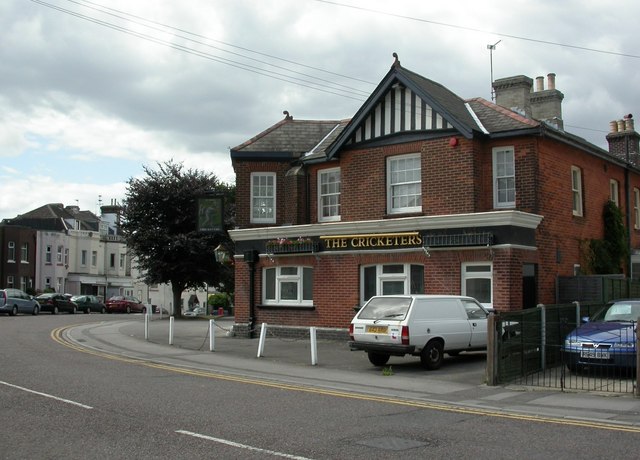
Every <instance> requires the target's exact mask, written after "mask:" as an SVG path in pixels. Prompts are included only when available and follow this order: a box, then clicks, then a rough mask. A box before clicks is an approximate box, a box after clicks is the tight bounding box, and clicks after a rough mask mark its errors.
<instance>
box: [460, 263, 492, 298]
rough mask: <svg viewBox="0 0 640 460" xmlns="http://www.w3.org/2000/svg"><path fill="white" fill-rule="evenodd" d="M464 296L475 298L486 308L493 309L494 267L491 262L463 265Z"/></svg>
mask: <svg viewBox="0 0 640 460" xmlns="http://www.w3.org/2000/svg"><path fill="white" fill-rule="evenodd" d="M462 295H467V296H469V297H473V298H475V299H476V300H477V301H478V302H480V303H481V304H482V305H483V306H484V307H493V266H492V264H491V262H473V263H465V264H462Z"/></svg>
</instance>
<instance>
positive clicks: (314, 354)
mask: <svg viewBox="0 0 640 460" xmlns="http://www.w3.org/2000/svg"><path fill="white" fill-rule="evenodd" d="M309 336H310V337H311V365H312V366H315V365H316V364H318V342H317V341H316V328H315V327H310V328H309Z"/></svg>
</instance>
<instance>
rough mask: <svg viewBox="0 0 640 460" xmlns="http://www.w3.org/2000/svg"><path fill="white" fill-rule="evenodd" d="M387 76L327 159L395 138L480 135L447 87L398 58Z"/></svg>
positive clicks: (463, 107)
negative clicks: (419, 72) (352, 148)
mask: <svg viewBox="0 0 640 460" xmlns="http://www.w3.org/2000/svg"><path fill="white" fill-rule="evenodd" d="M394 57H395V58H396V61H395V62H394V64H393V65H392V66H391V69H390V70H389V72H388V73H387V75H386V76H385V77H384V78H383V79H382V81H381V82H380V84H378V87H377V88H376V89H375V90H374V91H373V93H371V95H370V96H369V98H368V99H367V101H366V102H365V103H364V104H363V105H362V106H361V107H360V109H359V110H358V112H357V113H356V114H355V115H354V116H353V118H351V121H350V122H349V124H348V125H347V126H346V127H345V129H344V130H342V132H341V133H340V134H339V135H338V136H337V138H336V140H335V141H334V142H333V143H332V144H331V145H330V146H329V147H328V148H327V150H326V158H327V159H331V158H333V157H334V156H335V155H338V154H339V152H340V150H341V149H342V148H344V147H347V148H348V147H351V146H354V145H355V144H358V143H363V142H367V143H369V142H372V143H374V144H375V143H377V142H378V140H379V141H380V142H383V143H386V142H390V141H391V139H390V138H391V137H393V136H394V135H396V134H404V135H407V136H409V137H411V138H413V139H414V140H418V139H425V138H434V137H440V136H447V135H451V134H454V133H456V134H460V135H462V136H464V137H465V138H467V139H471V138H472V137H473V136H474V135H475V133H481V132H482V129H481V127H479V125H478V123H477V121H476V119H475V118H474V116H473V115H472V114H471V113H470V110H469V109H468V106H467V105H466V104H465V101H464V100H463V99H462V98H460V97H459V96H457V95H456V94H454V93H453V92H451V91H450V90H449V89H447V88H446V87H444V86H442V85H441V84H439V83H436V82H434V81H432V80H429V79H427V78H424V77H423V76H421V75H418V74H416V73H414V72H411V71H410V70H407V69H404V68H403V67H402V66H400V61H398V59H397V55H395V54H394Z"/></svg>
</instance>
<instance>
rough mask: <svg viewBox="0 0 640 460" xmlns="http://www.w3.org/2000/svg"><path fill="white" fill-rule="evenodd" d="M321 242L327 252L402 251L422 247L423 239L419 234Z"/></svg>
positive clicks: (349, 237)
mask: <svg viewBox="0 0 640 460" xmlns="http://www.w3.org/2000/svg"><path fill="white" fill-rule="evenodd" d="M320 240H321V241H322V243H323V245H324V249H325V250H327V251H335V250H341V251H348V250H363V249H402V248H415V247H420V246H422V237H421V236H420V234H419V233H418V232H405V233H374V234H368V235H332V236H321V237H320Z"/></svg>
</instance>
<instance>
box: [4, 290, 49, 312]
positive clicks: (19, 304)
mask: <svg viewBox="0 0 640 460" xmlns="http://www.w3.org/2000/svg"><path fill="white" fill-rule="evenodd" d="M0 313H5V314H7V315H11V316H15V315H17V314H18V313H25V314H28V315H37V314H38V313H40V304H39V303H38V302H37V301H36V300H35V299H34V298H33V297H31V296H30V295H29V294H27V293H26V292H24V291H21V290H20V289H11V288H7V289H0Z"/></svg>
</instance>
